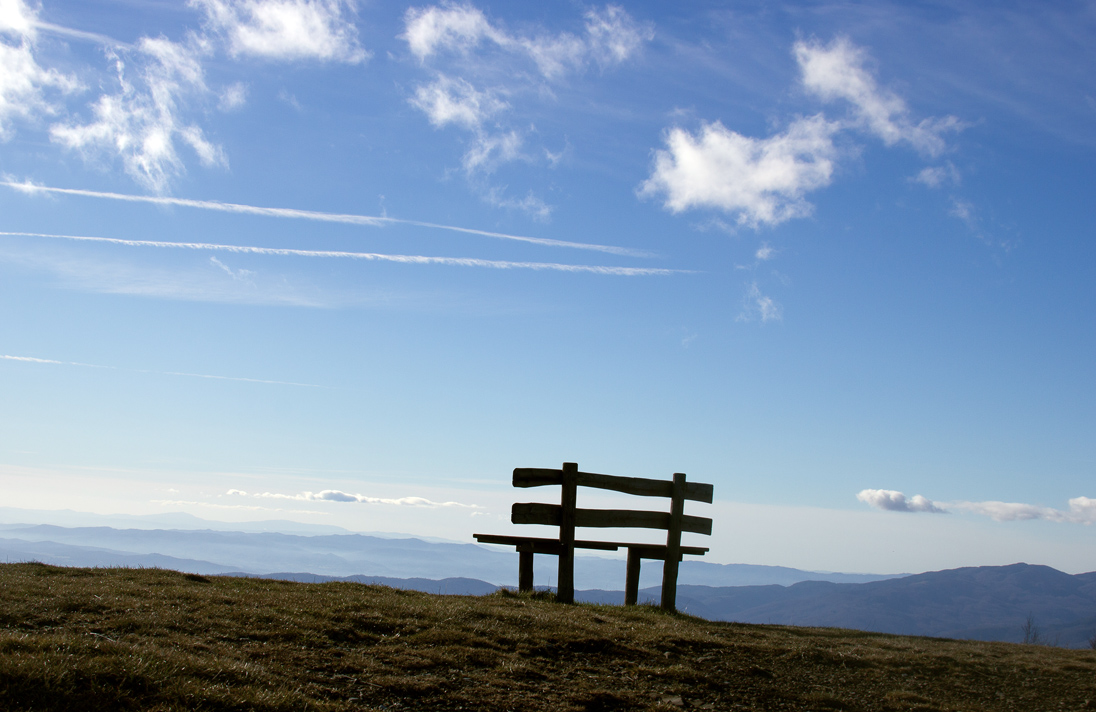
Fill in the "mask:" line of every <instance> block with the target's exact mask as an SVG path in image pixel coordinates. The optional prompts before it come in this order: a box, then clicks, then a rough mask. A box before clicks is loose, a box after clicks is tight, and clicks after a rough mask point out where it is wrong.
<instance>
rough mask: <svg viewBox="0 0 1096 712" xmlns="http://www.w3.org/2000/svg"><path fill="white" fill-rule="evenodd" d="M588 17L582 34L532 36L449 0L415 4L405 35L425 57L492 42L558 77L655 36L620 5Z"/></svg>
mask: <svg viewBox="0 0 1096 712" xmlns="http://www.w3.org/2000/svg"><path fill="white" fill-rule="evenodd" d="M585 19H586V23H585V27H584V29H585V32H584V34H583V35H582V36H579V35H575V34H573V33H570V32H561V33H558V34H541V35H537V36H535V37H527V36H521V35H513V34H510V33H508V32H506V30H505V29H503V28H501V27H498V26H495V25H493V24H491V22H490V21H489V20H488V19H487V17H486V15H484V14H483V11H481V10H480V9H478V8H476V7H474V6H472V5H469V4H457V3H445V4H443V5H433V6H430V7H426V8H410V9H409V10H408V11H407V13H406V15H405V16H404V23H405V28H406V29H405V31H404V34H403V35H402V37H403V39H404V40H406V41H407V45H408V48H409V49H410V50H411V52H412V53H413V54H414V55H415V56H416V57H418V58H419V60H420V61H425V60H426V59H428V58H430V57H432V56H434V55H436V54H438V53H440V52H442V51H449V52H455V53H458V54H463V55H467V54H469V53H470V52H472V50H474V49H476V48H477V47H478V46H479V45H480V44H481V43H485V42H487V43H491V44H492V45H494V46H495V47H497V48H499V49H502V50H504V51H506V52H509V53H512V54H518V55H525V56H526V57H528V58H529V59H531V60H532V61H533V63H534V64H536V66H537V69H538V70H539V71H540V73H541V74H542V75H543V76H545V77H547V78H557V77H559V76H562V75H563V74H566V73H567V72H568V71H572V70H574V71H581V70H582V69H585V68H586V66H587V65H588V64H589V63H590V62H591V61H592V62H596V63H597V64H599V65H602V66H611V65H614V64H620V63H621V62H624V61H626V60H627V59H628V58H630V57H631V56H632V55H634V54H635V53H636V52H637V51H638V50H639V49H640V47H641V46H642V45H643V43H644V42H645V41H648V40H650V39H651V38H652V37H653V36H654V32H653V31H652V30H651V28H650V27H648V26H646V25H642V24H640V23H637V22H636V21H635V20H634V19H633V18H632V16H631V15H629V14H628V13H627V12H626V11H625V10H624V9H623V8H622V7H620V6H617V5H606V6H605V7H604V8H602V9H600V10H596V9H595V10H589V11H588V12H587V13H586V17H585Z"/></svg>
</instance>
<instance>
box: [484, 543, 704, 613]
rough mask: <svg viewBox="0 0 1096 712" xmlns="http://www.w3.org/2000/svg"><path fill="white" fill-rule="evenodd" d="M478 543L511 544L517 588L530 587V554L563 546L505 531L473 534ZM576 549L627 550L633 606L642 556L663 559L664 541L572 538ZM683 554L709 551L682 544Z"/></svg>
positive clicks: (627, 599) (627, 597)
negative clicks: (655, 542) (659, 542)
mask: <svg viewBox="0 0 1096 712" xmlns="http://www.w3.org/2000/svg"><path fill="white" fill-rule="evenodd" d="M472 536H474V537H475V538H476V541H478V542H479V543H481V544H502V545H503V546H512V547H514V548H515V549H516V550H517V552H518V590H519V591H532V590H533V554H554V555H556V556H558V555H559V553H560V551H561V550H562V548H563V546H562V545H561V544H560V543H559V540H558V539H545V538H543V537H532V536H508V535H505V534H473V535H472ZM575 548H576V549H596V550H600V551H617V550H618V549H622V548H624V549H627V550H628V568H627V572H626V576H625V580H624V604H625V605H628V606H634V605H635V604H636V601H637V599H638V598H639V568H640V565H641V562H642V560H643V559H656V560H659V561H665V560H666V550H667V548H668V547H667V546H666V545H665V544H638V543H634V542H623V541H582V540H576V541H575ZM680 552H681V554H680V555H679V556H678V561H681V560H682V556H684V555H685V554H690V555H692V556H703V555H704V554H706V553H707V552H708V547H706V546H682V547H680Z"/></svg>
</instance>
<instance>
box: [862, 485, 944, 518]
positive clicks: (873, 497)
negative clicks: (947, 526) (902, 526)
mask: <svg viewBox="0 0 1096 712" xmlns="http://www.w3.org/2000/svg"><path fill="white" fill-rule="evenodd" d="M856 498H857V499H858V500H860V501H861V502H864V503H865V504H869V505H871V506H873V507H875V508H876V509H883V510H886V511H888V512H936V513H942V512H944V510H943V509H940V508H939V507H937V506H936V505H935V504H933V502H932V500H929V499H927V498H925V497H922V496H921V495H919V494H916V495H914V496H913V497H910V498H909V499H907V498H906V495H904V494H902V493H901V492H898V491H896V490H885V489H865V490H861V491H860V493H859V494H857V495H856Z"/></svg>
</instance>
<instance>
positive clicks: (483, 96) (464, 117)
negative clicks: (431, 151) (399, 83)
mask: <svg viewBox="0 0 1096 712" xmlns="http://www.w3.org/2000/svg"><path fill="white" fill-rule="evenodd" d="M411 104H412V105H413V106H415V107H418V108H419V109H422V111H423V112H424V113H425V114H426V115H427V117H428V118H429V119H430V123H431V124H433V125H434V126H436V127H438V128H440V127H442V126H445V125H446V124H457V125H458V126H463V127H464V128H466V129H473V130H474V129H478V128H479V126H480V124H482V123H483V121H484V119H486V118H488V117H490V116H492V115H493V114H496V113H498V112H499V111H502V110H504V109H506V108H507V104H506V102H505V101H502V100H501V99H499V98H497V97H496V96H495V95H494V93H493V92H491V91H477V90H476V88H475V87H474V86H472V85H471V84H469V83H468V82H467V81H465V80H464V79H459V78H458V79H451V78H449V77H447V76H445V75H439V76H438V78H437V79H436V80H434V82H433V83H431V84H423V85H420V86H419V87H417V88H416V89H415V96H414V98H412V99H411Z"/></svg>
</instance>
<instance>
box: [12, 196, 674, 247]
mask: <svg viewBox="0 0 1096 712" xmlns="http://www.w3.org/2000/svg"><path fill="white" fill-rule="evenodd" d="M0 185H4V186H7V187H9V188H14V189H15V190H18V191H21V192H24V193H35V192H41V193H60V194H63V195H79V196H83V197H87V198H104V199H107V200H122V201H126V202H130V203H152V204H154V205H177V206H180V207H186V208H198V209H200V210H216V211H218V212H222V213H242V214H245V215H263V216H266V217H275V218H291V219H298V220H315V221H318V222H332V223H343V224H348V225H368V226H371V227H381V226H383V225H414V226H416V227H425V228H431V229H434V230H449V231H451V232H460V233H464V234H467V235H483V236H484V237H494V238H497V239H500V240H516V241H518V242H528V243H531V244H534V245H544V246H547V247H567V248H570V249H574V250H592V251H595V252H606V253H609V254H611V255H621V256H624V257H654V256H655V255H654V253H652V252H648V251H646V250H633V249H630V248H627V247H615V246H613V245H594V244H590V243H586V242H568V241H566V240H552V239H550V238H547V237H528V236H526V235H509V234H506V233H502V232H490V231H488V230H476V229H473V228H468V227H457V226H455V225H440V224H438V223H431V222H423V221H421V220H405V219H403V218H390V217H387V216H384V215H353V214H347V213H324V212H318V211H315V210H298V209H296V208H264V207H259V206H255V205H241V204H239V203H222V202H221V201H219V200H191V199H190V198H170V197H165V196H155V195H134V194H131V193H107V192H102V191H97V190H82V189H79V188H54V187H51V186H45V185H36V184H34V183H31V182H29V181H26V182H23V183H16V182H15V181H0Z"/></svg>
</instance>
